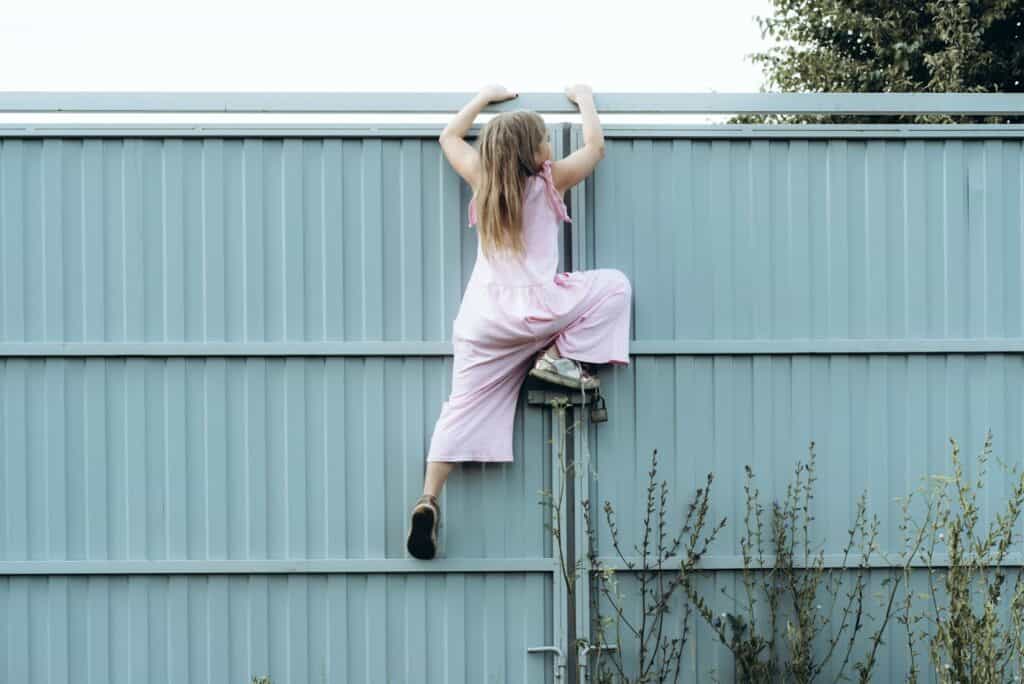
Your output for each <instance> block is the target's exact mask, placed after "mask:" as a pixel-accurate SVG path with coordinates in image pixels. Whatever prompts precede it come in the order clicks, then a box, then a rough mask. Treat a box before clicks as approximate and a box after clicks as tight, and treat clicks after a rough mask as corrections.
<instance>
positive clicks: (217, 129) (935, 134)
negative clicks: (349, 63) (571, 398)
mask: <svg viewBox="0 0 1024 684" xmlns="http://www.w3.org/2000/svg"><path fill="white" fill-rule="evenodd" d="M560 125H563V124H559V123H554V124H551V126H553V127H557V126H560ZM443 128H444V124H442V123H433V124H424V123H392V124H387V123H377V122H375V123H363V124H354V123H308V124H302V123H203V124H196V123H167V122H161V123H138V122H129V123H124V122H111V123H78V122H75V123H44V122H26V123H8V124H3V123H0V138H128V139H138V138H277V139H281V138H357V139H366V138H437V136H438V135H439V134H440V133H441V130H442V129H443ZM482 128H483V124H481V123H479V122H478V123H475V124H473V125H472V126H470V127H469V130H468V131H467V133H466V136H467V137H468V138H475V137H476V136H477V135H479V133H480V130H481V129H482ZM601 131H602V133H603V134H604V137H605V139H613V138H625V139H629V138H693V139H698V138H736V139H749V138H794V139H800V140H805V139H826V140H835V139H839V138H853V139H858V138H860V139H865V138H866V139H875V138H895V139H899V140H903V139H909V138H914V139H928V138H935V139H939V140H951V139H962V138H967V139H969V138H978V139H986V140H988V139H994V138H1011V139H1017V138H1024V124H892V123H889V124H868V123H856V124H724V123H718V124H664V123H662V124H641V123H615V122H602V123H601Z"/></svg>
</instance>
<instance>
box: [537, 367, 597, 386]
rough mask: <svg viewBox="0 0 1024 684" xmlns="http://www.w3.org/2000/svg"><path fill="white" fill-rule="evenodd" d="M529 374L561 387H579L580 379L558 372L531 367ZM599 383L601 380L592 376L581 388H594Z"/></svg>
mask: <svg viewBox="0 0 1024 684" xmlns="http://www.w3.org/2000/svg"><path fill="white" fill-rule="evenodd" d="M530 375H532V376H533V377H535V378H540V379H541V380H546V381H548V382H553V383H555V384H556V385H561V386H562V387H570V388H572V389H579V388H580V381H579V380H577V379H576V378H567V377H565V376H564V375H559V374H558V373H554V372H552V371H548V370H542V369H539V368H533V369H531V370H530ZM600 385H601V380H600V379H599V378H592V379H591V381H590V382H589V383H587V384H585V385H583V389H588V390H589V389H594V388H595V387H599V386H600Z"/></svg>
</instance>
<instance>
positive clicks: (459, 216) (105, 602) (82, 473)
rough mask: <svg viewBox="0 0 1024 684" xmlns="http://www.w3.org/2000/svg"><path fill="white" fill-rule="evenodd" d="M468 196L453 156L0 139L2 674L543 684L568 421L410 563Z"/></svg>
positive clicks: (267, 140)
mask: <svg viewBox="0 0 1024 684" xmlns="http://www.w3.org/2000/svg"><path fill="white" fill-rule="evenodd" d="M468 199H469V194H468V186H466V185H465V183H464V182H463V181H462V180H461V179H460V178H459V177H458V176H457V175H456V174H455V173H454V171H453V170H452V169H451V168H450V165H448V164H447V162H445V161H444V159H443V158H442V156H441V151H440V148H439V146H438V145H437V144H436V142H435V138H434V137H433V136H427V137H424V136H410V137H403V136H391V137H387V136H385V137H374V136H373V135H365V136H362V137H360V136H359V135H348V136H343V137H323V138H318V137H315V136H314V137H301V138H300V137H296V138H288V137H285V138H279V137H272V136H267V137H223V138H218V137H195V138H193V137H182V138H174V137H167V138H163V137H153V136H150V137H125V138H118V137H104V138H61V137H53V138H0V349H3V350H6V352H5V353H4V355H3V357H2V358H0V474H2V481H0V495H2V501H0V565H2V566H3V569H2V570H0V572H2V574H0V679H2V680H3V681H12V682H14V681H18V682H26V683H27V684H32V683H35V682H48V681H65V680H68V681H71V680H73V681H83V682H103V683H104V684H105V683H106V682H134V681H147V682H168V683H169V682H183V681H188V682H210V683H211V684H212V683H214V682H216V683H218V684H220V683H221V682H229V681H232V682H249V681H251V679H252V677H253V676H256V675H270V676H271V678H272V681H273V682H275V684H281V683H283V682H303V683H305V682H314V681H316V682H320V681H324V682H326V681H339V682H340V681H351V682H356V681H360V682H363V681H365V682H397V681H425V682H426V681H429V682H467V683H475V682H481V681H501V682H505V681H510V682H535V681H537V682H544V681H551V674H552V671H553V668H552V657H551V656H550V655H544V654H530V653H527V648H528V647H534V646H545V645H550V644H552V643H558V638H559V637H557V636H556V635H555V634H554V629H555V628H554V625H553V621H552V610H553V587H552V582H553V580H554V579H555V575H554V572H553V571H554V565H553V562H552V560H551V537H550V531H549V530H548V529H546V528H545V525H546V524H550V515H548V514H547V511H546V509H545V508H542V507H541V506H538V505H537V502H538V498H539V497H538V494H537V492H538V490H540V489H549V488H550V487H551V471H550V468H551V461H550V446H549V441H550V439H551V434H550V429H551V428H550V418H549V416H547V414H546V412H544V411H541V410H538V409H535V408H531V409H528V408H527V407H526V406H525V396H524V397H523V398H521V399H520V405H519V408H518V411H517V415H516V422H515V428H514V429H515V439H514V442H515V451H516V462H515V463H513V464H474V463H467V464H462V466H460V468H458V469H457V470H456V471H455V472H454V473H453V474H452V477H451V478H450V480H449V481H448V483H447V484H446V487H445V489H444V492H443V494H442V497H441V504H442V510H443V518H442V527H441V529H440V545H441V558H440V560H438V561H436V562H433V563H420V562H418V561H414V560H412V559H410V558H408V557H407V553H406V551H405V535H406V532H407V527H406V526H407V524H408V512H409V507H410V506H411V504H412V503H413V501H415V499H416V497H417V496H418V495H419V494H420V492H421V488H422V484H423V469H424V459H425V454H426V451H427V449H428V447H429V443H430V437H431V431H432V429H433V427H434V423H435V420H436V418H437V416H438V412H439V410H440V407H441V404H442V402H443V401H444V400H445V399H446V398H447V396H448V393H449V392H450V384H451V373H452V371H451V357H450V348H443V349H441V348H439V343H440V344H442V345H450V342H449V340H450V331H451V322H452V320H453V319H454V317H455V313H456V311H457V308H458V306H459V302H460V300H461V296H462V292H463V289H464V286H465V282H466V281H467V280H468V278H469V274H470V271H471V269H472V266H473V261H474V259H475V256H476V237H475V235H474V232H473V231H472V230H470V229H467V228H466V222H467V220H466V217H465V209H466V204H467V202H468ZM348 342H365V344H363V345H351V344H350V345H347V346H346V345H344V344H340V343H348ZM394 342H403V343H408V344H407V345H405V346H394V345H392V346H381V345H387V344H389V343H394ZM44 343H49V344H50V346H43V345H44ZM83 343H85V344H83ZM218 343H220V344H218ZM289 343H303V344H304V345H305V346H298V347H290V346H289ZM336 343H338V344H336ZM64 344H67V347H64V346H63V345H64ZM156 344H160V345H161V346H159V347H156V346H154V345H156ZM332 345H333V346H332ZM39 350H43V351H39ZM51 350H52V354H51ZM154 350H156V351H154ZM509 521H515V524H510V522H509ZM317 562H322V563H325V564H327V565H328V566H330V567H332V568H334V570H333V571H331V572H329V573H326V574H325V573H324V572H323V571H322V570H318V569H316V566H315V565H314V566H310V565H309V563H314V564H315V563H317ZM174 563H182V564H184V565H180V566H176V565H174ZM445 563H448V564H449V566H450V568H449V569H445V568H446V567H449V566H445V565H444V564H445ZM439 564H440V566H439ZM562 609H564V608H562ZM564 647H565V646H564V644H563V645H562V648H563V649H564Z"/></svg>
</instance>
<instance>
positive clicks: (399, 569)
mask: <svg viewBox="0 0 1024 684" xmlns="http://www.w3.org/2000/svg"><path fill="white" fill-rule="evenodd" d="M556 569H557V565H556V564H555V563H554V562H553V561H552V559H551V558H435V559H433V560H431V561H421V560H416V559H411V558H322V559H291V560H284V559H280V560H279V559H270V560H256V559H251V560H249V559H239V560H202V559H195V560H144V559H140V560H121V559H111V560H33V561H0V577H2V576H4V575H179V574H183V575H213V574H228V575H263V574H274V573H289V574H318V573H349V574H358V575H362V574H371V573H373V574H376V573H424V572H440V573H446V572H490V573H519V572H538V573H554V572H555V571H556Z"/></svg>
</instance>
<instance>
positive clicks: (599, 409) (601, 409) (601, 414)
mask: <svg viewBox="0 0 1024 684" xmlns="http://www.w3.org/2000/svg"><path fill="white" fill-rule="evenodd" d="M594 404H599V405H598V406H595V405H594ZM607 421H608V409H607V408H606V407H605V405H604V397H602V396H601V395H600V394H598V393H597V392H595V393H594V403H593V404H591V406H590V422H591V423H605V422H607Z"/></svg>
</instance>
